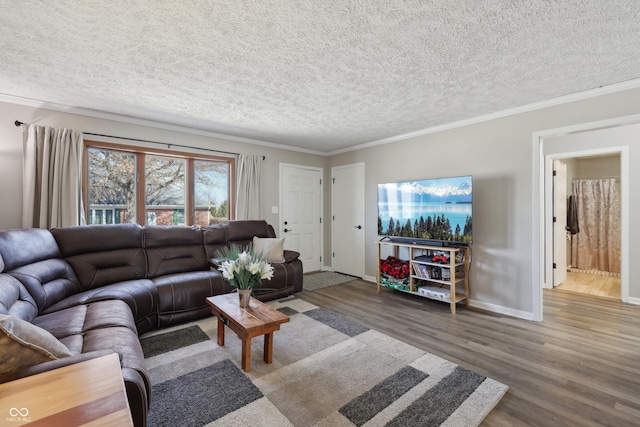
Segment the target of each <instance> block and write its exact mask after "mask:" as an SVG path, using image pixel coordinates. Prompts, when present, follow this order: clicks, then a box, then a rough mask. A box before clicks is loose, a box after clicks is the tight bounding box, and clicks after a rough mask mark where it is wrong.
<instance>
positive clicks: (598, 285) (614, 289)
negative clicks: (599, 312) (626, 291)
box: [556, 271, 621, 301]
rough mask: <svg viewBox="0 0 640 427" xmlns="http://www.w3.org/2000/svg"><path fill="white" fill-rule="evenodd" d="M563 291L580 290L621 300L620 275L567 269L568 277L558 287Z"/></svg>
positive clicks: (580, 291) (584, 292)
mask: <svg viewBox="0 0 640 427" xmlns="http://www.w3.org/2000/svg"><path fill="white" fill-rule="evenodd" d="M556 289H559V290H561V291H569V292H579V293H582V294H589V295H596V296H600V297H604V298H613V299H617V300H618V301H619V300H620V298H621V297H620V295H621V293H620V277H619V276H618V277H616V276H605V275H598V274H590V273H581V272H575V271H567V278H566V280H565V281H564V282H562V283H561V284H560V285H558V286H557V287H556Z"/></svg>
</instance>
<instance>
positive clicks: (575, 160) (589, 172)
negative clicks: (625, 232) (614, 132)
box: [552, 153, 621, 301]
mask: <svg viewBox="0 0 640 427" xmlns="http://www.w3.org/2000/svg"><path fill="white" fill-rule="evenodd" d="M620 161H621V159H620V154H619V153H614V154H602V155H593V156H578V157H567V158H563V159H562V160H560V159H554V160H553V162H552V165H553V174H552V177H553V178H552V180H553V191H552V192H553V228H554V231H553V239H554V243H553V289H555V290H558V291H564V292H571V293H582V294H588V295H592V296H596V297H601V298H609V299H615V300H618V301H620V300H621V281H620V266H621V254H620V242H621V235H620V234H621V229H620V224H621V213H620V196H619V195H620V190H621V184H620V170H621V167H620Z"/></svg>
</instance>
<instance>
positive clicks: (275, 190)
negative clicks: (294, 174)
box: [0, 102, 327, 230]
mask: <svg viewBox="0 0 640 427" xmlns="http://www.w3.org/2000/svg"><path fill="white" fill-rule="evenodd" d="M0 117H1V118H2V119H1V120H0V200H2V204H0V229H9V228H19V227H20V226H21V215H22V134H21V130H20V128H19V127H16V126H15V125H14V121H16V120H19V121H21V122H25V123H37V124H39V125H46V126H53V127H66V128H70V129H74V130H80V131H84V132H91V133H97V134H105V135H114V136H122V137H127V138H136V139H144V140H150V141H157V142H166V143H173V144H180V145H186V146H193V147H202V148H209V149H216V150H222V151H228V152H233V153H242V154H256V155H265V156H266V160H265V162H264V165H263V171H264V175H263V176H264V179H263V180H262V190H263V192H262V194H263V197H262V212H263V214H264V218H265V219H266V220H267V222H269V223H270V224H272V225H273V226H274V227H275V228H276V230H278V227H279V225H278V222H279V218H278V214H272V213H271V208H272V207H273V206H278V205H279V173H280V163H288V164H296V165H303V166H313V167H321V168H325V166H326V163H327V158H326V157H325V156H318V155H314V154H307V153H301V152H297V151H291V150H283V149H280V148H274V147H271V146H261V145H253V144H247V143H243V142H236V141H231V140H225V139H222V138H215V137H211V136H204V135H199V134H195V133H190V132H187V131H182V132H181V131H178V130H166V129H162V128H156V127H150V126H143V125H139V124H129V123H123V122H120V121H114V120H106V119H101V118H94V117H87V116H82V115H78V114H69V113H62V112H57V111H52V110H46V109H39V108H33V107H27V106H21V105H16V104H10V103H3V102H0ZM176 129H179V128H176ZM87 138H90V137H87ZM109 141H111V142H119V143H123V141H121V140H109ZM131 145H145V144H140V143H137V144H136V143H131ZM146 145H148V144H146ZM151 146H153V147H156V148H158V146H157V145H151ZM161 148H162V147H161ZM180 150H182V149H180ZM195 152H198V151H197V150H195ZM200 152H201V151H200ZM209 154H211V153H209Z"/></svg>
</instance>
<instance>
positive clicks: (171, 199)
mask: <svg viewBox="0 0 640 427" xmlns="http://www.w3.org/2000/svg"><path fill="white" fill-rule="evenodd" d="M185 170H186V160H184V159H176V158H173V157H161V156H147V157H146V158H145V172H144V175H145V183H146V186H147V188H146V194H145V197H146V210H147V224H155V225H184V224H185V221H184V210H185V187H186V186H185V179H186V174H185Z"/></svg>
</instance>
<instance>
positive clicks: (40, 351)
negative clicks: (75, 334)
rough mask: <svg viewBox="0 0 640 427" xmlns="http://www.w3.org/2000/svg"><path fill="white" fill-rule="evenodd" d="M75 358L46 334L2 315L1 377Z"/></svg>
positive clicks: (13, 317) (21, 321)
mask: <svg viewBox="0 0 640 427" xmlns="http://www.w3.org/2000/svg"><path fill="white" fill-rule="evenodd" d="M71 355H72V353H71V352H70V351H69V349H68V348H67V347H65V346H64V345H63V344H62V343H61V342H60V341H58V340H57V339H56V338H55V337H54V336H53V335H52V334H50V333H49V332H47V331H46V330H44V329H42V328H39V327H38V326H35V325H33V324H31V323H29V322H27V321H26V320H22V319H20V318H18V317H15V316H12V315H10V314H0V376H3V375H10V374H12V373H14V372H17V371H20V370H22V369H25V368H28V367H30V366H33V365H37V364H38V363H43V362H48V361H50V360H57V359H60V358H63V357H68V356H71Z"/></svg>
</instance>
